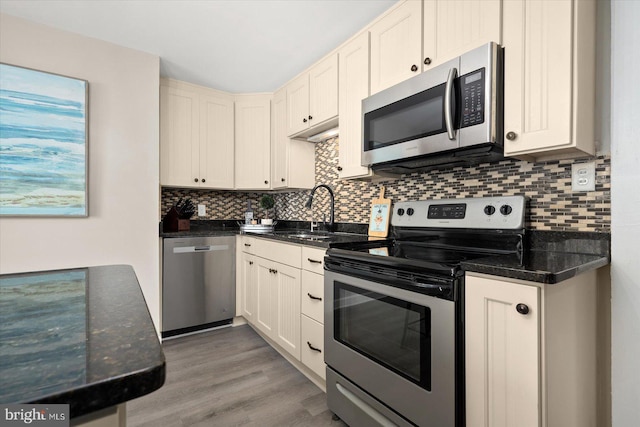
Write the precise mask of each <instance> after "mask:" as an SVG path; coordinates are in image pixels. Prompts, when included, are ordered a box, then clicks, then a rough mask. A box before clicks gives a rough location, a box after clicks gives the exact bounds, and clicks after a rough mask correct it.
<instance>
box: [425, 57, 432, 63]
mask: <svg viewBox="0 0 640 427" xmlns="http://www.w3.org/2000/svg"><path fill="white" fill-rule="evenodd" d="M424 65H431V58H429V57H428V56H427V57H426V58H424Z"/></svg>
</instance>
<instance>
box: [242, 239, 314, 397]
mask: <svg viewBox="0 0 640 427" xmlns="http://www.w3.org/2000/svg"><path fill="white" fill-rule="evenodd" d="M237 243H238V244H237V246H238V259H239V266H238V268H237V277H238V283H237V289H238V290H239V291H238V294H237V299H238V300H239V301H240V304H239V312H240V313H241V314H242V316H243V317H244V318H245V319H246V320H247V322H248V323H249V324H250V325H251V326H253V327H254V328H255V329H256V330H257V331H258V332H260V334H261V335H262V336H263V337H265V338H266V339H267V341H268V342H269V343H270V344H271V345H273V346H274V347H275V348H276V349H277V350H278V351H280V352H281V353H282V354H283V355H286V356H287V357H288V358H289V360H290V361H292V363H293V364H294V366H296V367H297V368H298V369H300V370H301V371H302V372H303V373H304V374H305V375H307V376H308V377H309V378H310V379H311V380H312V381H314V382H315V383H316V384H318V385H319V386H320V387H321V388H322V387H324V379H325V367H324V329H323V328H324V326H323V324H324V305H323V298H324V274H323V273H324V270H323V268H324V252H325V250H324V249H319V248H312V247H306V246H300V245H293V244H287V243H280V242H277V241H274V240H270V239H264V238H255V237H247V236H238V241H237ZM294 360H295V361H298V362H295V361H294ZM300 362H301V363H300ZM296 363H297V365H296Z"/></svg>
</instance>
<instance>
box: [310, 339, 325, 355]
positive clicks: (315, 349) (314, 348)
mask: <svg viewBox="0 0 640 427" xmlns="http://www.w3.org/2000/svg"><path fill="white" fill-rule="evenodd" d="M307 345H308V346H309V348H310V349H311V350H313V351H317V352H318V353H322V350H320V349H319V348H316V347H314V346H312V345H311V343H310V342H309V341H307Z"/></svg>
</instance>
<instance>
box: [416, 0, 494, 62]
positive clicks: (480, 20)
mask: <svg viewBox="0 0 640 427" xmlns="http://www.w3.org/2000/svg"><path fill="white" fill-rule="evenodd" d="M501 3H502V2H501V0H425V1H424V13H423V36H424V40H423V45H422V52H423V61H422V63H423V69H424V70H425V71H426V70H429V69H430V68H433V67H435V66H436V65H439V64H442V63H443V62H446V61H448V60H450V59H452V58H455V57H456V56H460V55H461V54H463V53H465V52H466V51H469V50H471V49H474V48H476V47H478V46H481V45H483V44H485V43H488V42H496V43H498V44H500V43H501V42H502V38H501V28H502V22H501V17H502V14H501Z"/></svg>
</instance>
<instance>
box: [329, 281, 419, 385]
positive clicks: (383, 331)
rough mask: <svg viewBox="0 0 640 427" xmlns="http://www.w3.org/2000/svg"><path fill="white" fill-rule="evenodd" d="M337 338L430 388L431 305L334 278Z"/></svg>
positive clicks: (335, 334) (381, 363) (416, 382)
mask: <svg viewBox="0 0 640 427" xmlns="http://www.w3.org/2000/svg"><path fill="white" fill-rule="evenodd" d="M334 286H335V290H334V338H335V339H336V340H337V341H339V342H340V343H342V344H344V345H346V346H348V347H349V348H351V349H353V350H355V351H357V352H358V353H360V354H362V355H364V356H366V357H368V358H369V359H371V360H373V361H375V362H376V363H378V364H380V365H382V366H384V367H386V368H388V369H390V370H392V371H394V372H396V373H397V374H399V375H401V376H403V377H404V378H406V379H408V380H410V381H412V382H413V383H415V384H418V385H419V386H421V387H422V388H424V389H426V390H431V368H430V367H431V311H430V310H429V308H428V307H423V306H421V305H417V304H413V303H410V302H407V301H402V300H399V299H396V298H392V297H389V296H385V295H382V294H379V293H376V292H372V291H367V290H365V289H361V288H357V287H354V286H351V285H347V284H345V283H341V282H334Z"/></svg>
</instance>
